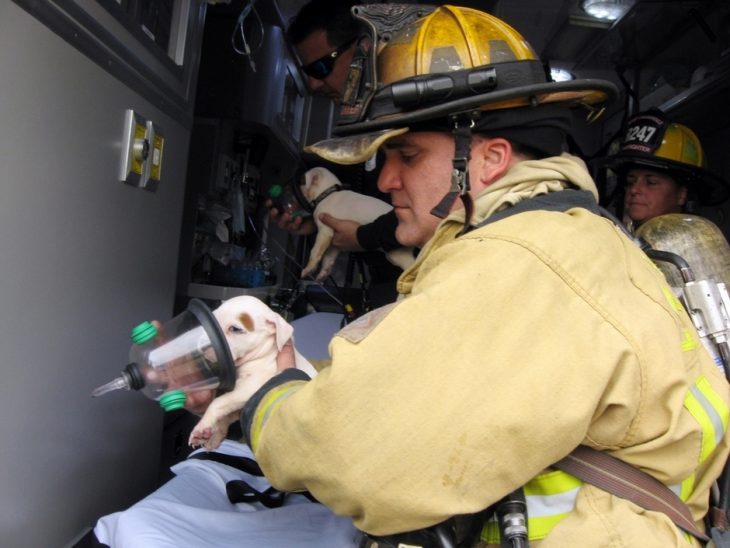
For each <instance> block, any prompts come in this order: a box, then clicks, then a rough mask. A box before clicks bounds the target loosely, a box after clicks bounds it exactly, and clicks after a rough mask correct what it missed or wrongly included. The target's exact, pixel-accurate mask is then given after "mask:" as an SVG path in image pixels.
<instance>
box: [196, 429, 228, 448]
mask: <svg viewBox="0 0 730 548" xmlns="http://www.w3.org/2000/svg"><path fill="white" fill-rule="evenodd" d="M225 437H226V433H225V432H221V431H220V429H219V428H216V427H211V426H207V427H201V428H198V427H197V426H196V427H195V429H194V430H193V431H192V432H191V433H190V438H188V445H190V447H195V448H198V447H202V448H203V449H205V450H206V451H213V450H214V449H218V447H220V445H221V443H223V440H224V439H225Z"/></svg>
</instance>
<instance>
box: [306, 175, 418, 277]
mask: <svg viewBox="0 0 730 548" xmlns="http://www.w3.org/2000/svg"><path fill="white" fill-rule="evenodd" d="M325 193H326V194H325ZM302 194H303V195H304V197H305V198H306V199H307V200H308V201H309V202H310V203H311V204H314V214H313V217H314V222H315V223H316V224H317V238H316V239H315V241H314V245H313V246H312V250H311V251H310V253H309V261H308V262H307V265H306V266H305V267H304V270H302V278H304V277H306V276H308V275H310V274H312V273H313V272H314V271H315V270H317V266H318V265H319V264H320V262H321V263H322V267H321V268H320V270H319V274H318V275H317V278H316V279H317V281H322V280H324V279H325V278H327V276H329V275H330V272H332V267H333V266H334V264H335V259H336V258H337V255H338V253H339V249H337V248H335V247H331V245H330V244H331V243H332V237H333V235H334V231H333V230H332V229H331V228H330V227H328V226H327V225H326V224H324V223H323V222H322V221H320V220H319V215H320V214H321V213H329V214H330V215H332V216H333V217H337V218H338V219H346V220H349V221H355V222H357V223H359V224H367V223H370V222H372V221H374V220H375V219H377V218H378V217H380V216H381V215H383V214H385V213H388V212H389V211H390V210H392V209H393V207H392V206H391V205H390V204H388V203H387V202H384V201H383V200H378V199H377V198H373V197H372V196H366V195H364V194H359V193H357V192H353V191H351V190H342V187H341V185H340V181H339V179H337V177H336V176H335V175H334V173H332V172H331V171H329V170H328V169H325V168H323V167H315V168H312V169H310V170H309V171H307V172H306V173H305V174H304V184H303V185H302ZM385 256H386V257H387V258H388V260H389V261H390V262H391V263H393V264H394V265H397V266H400V267H401V268H403V269H406V268H408V267H409V266H410V265H411V264H413V261H414V258H413V250H412V249H411V248H405V247H400V248H398V249H394V250H392V251H388V252H386V253H385Z"/></svg>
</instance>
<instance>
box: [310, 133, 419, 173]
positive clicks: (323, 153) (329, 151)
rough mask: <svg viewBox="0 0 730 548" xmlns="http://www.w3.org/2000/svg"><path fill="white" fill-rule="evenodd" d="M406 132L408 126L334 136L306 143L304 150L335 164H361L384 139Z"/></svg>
mask: <svg viewBox="0 0 730 548" xmlns="http://www.w3.org/2000/svg"><path fill="white" fill-rule="evenodd" d="M407 132H408V128H407V127H403V128H394V129H386V130H381V131H374V132H371V133H363V134H360V135H350V136H347V137H334V138H332V139H325V140H323V141H318V142H316V143H314V144H311V145H308V146H306V147H304V152H307V153H310V154H316V155H317V156H319V157H320V158H322V159H323V160H327V161H328V162H332V163H335V164H341V165H353V164H361V163H363V162H366V161H367V160H368V159H370V158H371V157H372V156H373V155H374V154H375V153H376V152H377V151H378V148H380V146H381V145H382V144H383V143H384V142H385V141H387V140H388V139H392V138H393V137H396V136H398V135H403V134H404V133H407Z"/></svg>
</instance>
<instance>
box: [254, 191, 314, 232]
mask: <svg viewBox="0 0 730 548" xmlns="http://www.w3.org/2000/svg"><path fill="white" fill-rule="evenodd" d="M265 205H266V207H268V208H269V214H270V215H271V219H272V220H273V221H274V222H275V223H276V225H277V226H278V227H279V228H281V229H282V230H286V231H287V232H291V233H292V234H295V235H297V236H308V235H309V234H314V233H315V232H316V231H317V225H315V224H314V221H313V220H312V219H310V218H307V219H302V217H295V218H293V219H292V217H291V215H289V214H288V213H279V210H278V209H276V208H275V207H274V204H273V202H272V201H271V200H266V203H265Z"/></svg>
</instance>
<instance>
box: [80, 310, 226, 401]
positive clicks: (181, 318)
mask: <svg viewBox="0 0 730 548" xmlns="http://www.w3.org/2000/svg"><path fill="white" fill-rule="evenodd" d="M132 341H133V343H134V344H133V345H132V347H131V349H130V351H129V360H130V363H129V364H128V365H127V366H126V367H125V368H124V369H123V370H122V372H121V375H120V376H119V377H117V378H115V379H114V380H112V381H110V382H108V383H106V384H103V385H101V386H99V387H98V388H96V389H95V390H94V391H93V392H92V396H94V397H98V396H102V395H104V394H107V393H108V392H112V391H114V390H120V389H124V390H141V391H142V392H143V393H144V394H145V395H146V396H147V397H149V398H150V399H153V400H158V401H159V402H160V405H161V406H162V408H163V409H165V410H166V411H172V410H175V409H181V408H183V407H184V405H185V401H186V399H187V394H188V393H189V392H193V391H196V390H213V389H220V390H230V389H231V388H233V385H234V383H235V380H236V375H235V366H234V364H233V358H232V357H231V352H230V349H229V348H228V344H227V342H226V339H225V337H224V335H223V332H222V331H221V328H220V326H219V325H218V322H217V321H216V320H215V317H214V316H213V314H212V312H211V311H210V309H209V308H208V307H207V306H206V305H205V304H204V303H203V302H202V301H200V300H198V299H192V300H191V301H190V303H189V304H188V308H187V310H185V311H184V312H183V313H181V314H179V315H178V316H175V317H174V318H172V319H171V320H169V321H167V322H166V323H164V324H157V323H152V322H143V323H141V324H140V325H138V326H137V327H135V328H134V329H133V330H132Z"/></svg>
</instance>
